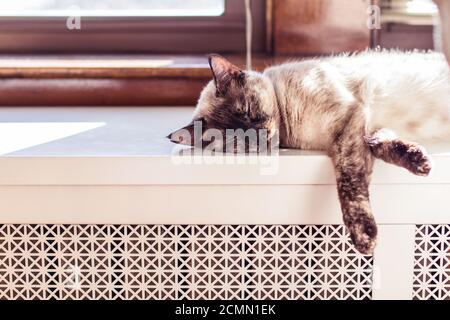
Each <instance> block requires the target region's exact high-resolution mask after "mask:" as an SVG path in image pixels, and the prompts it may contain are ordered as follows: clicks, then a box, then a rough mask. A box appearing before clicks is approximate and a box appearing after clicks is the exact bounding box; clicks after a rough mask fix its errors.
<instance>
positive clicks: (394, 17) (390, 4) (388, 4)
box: [382, 0, 438, 25]
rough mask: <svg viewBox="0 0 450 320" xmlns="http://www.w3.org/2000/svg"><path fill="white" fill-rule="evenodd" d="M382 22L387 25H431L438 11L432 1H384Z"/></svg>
mask: <svg viewBox="0 0 450 320" xmlns="http://www.w3.org/2000/svg"><path fill="white" fill-rule="evenodd" d="M382 9H383V15H382V20H383V22H385V23H404V24H410V25H431V24H433V16H434V15H437V13H438V10H437V7H436V5H435V4H434V3H433V1H432V0H383V1H382Z"/></svg>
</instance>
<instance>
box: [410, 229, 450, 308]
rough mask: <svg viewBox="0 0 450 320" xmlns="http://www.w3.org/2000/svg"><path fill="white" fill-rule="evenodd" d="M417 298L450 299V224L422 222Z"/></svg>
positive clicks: (418, 237)
mask: <svg viewBox="0 0 450 320" xmlns="http://www.w3.org/2000/svg"><path fill="white" fill-rule="evenodd" d="M414 258H415V262H414V282H413V289H414V292H413V298H414V299H438V300H443V299H445V300H450V225H418V226H417V227H416V243H415V252H414Z"/></svg>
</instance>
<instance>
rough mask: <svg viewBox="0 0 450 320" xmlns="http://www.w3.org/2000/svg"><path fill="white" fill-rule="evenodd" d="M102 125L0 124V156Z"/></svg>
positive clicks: (79, 123) (62, 123)
mask: <svg viewBox="0 0 450 320" xmlns="http://www.w3.org/2000/svg"><path fill="white" fill-rule="evenodd" d="M104 125H105V123H104V122H2V123H0V137H2V139H1V141H0V155H5V154H8V153H11V152H15V151H19V150H22V149H26V148H30V147H34V146H37V145H40V144H44V143H48V142H52V141H56V140H59V139H63V138H67V137H70V136H73V135H76V134H79V133H83V132H86V131H89V130H92V129H96V128H100V127H103V126H104Z"/></svg>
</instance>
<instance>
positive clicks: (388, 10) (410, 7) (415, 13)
mask: <svg viewBox="0 0 450 320" xmlns="http://www.w3.org/2000/svg"><path fill="white" fill-rule="evenodd" d="M381 9H382V12H381V22H382V29H381V30H380V31H378V32H377V33H376V34H377V36H376V44H377V45H380V46H381V47H383V48H400V49H423V50H427V49H433V48H434V42H433V38H434V32H435V31H434V27H433V25H434V24H435V23H436V22H437V21H438V19H436V17H437V14H438V10H437V7H436V5H435V4H434V2H433V1H432V0H381Z"/></svg>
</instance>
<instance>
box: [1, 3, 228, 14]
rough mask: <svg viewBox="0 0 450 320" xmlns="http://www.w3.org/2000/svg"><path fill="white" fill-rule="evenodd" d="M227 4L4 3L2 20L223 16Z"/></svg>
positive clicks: (2, 5)
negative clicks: (41, 17) (67, 17)
mask: <svg viewBox="0 0 450 320" xmlns="http://www.w3.org/2000/svg"><path fill="white" fill-rule="evenodd" d="M224 10H225V0H165V1H161V0H128V1H122V0H58V1H54V0H15V1H7V0H3V1H0V15H2V16H73V15H77V14H78V15H81V16H94V17H95V16H97V17H98V16H101V17H108V16H157V17H160V16H220V15H222V14H223V13H224Z"/></svg>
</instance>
